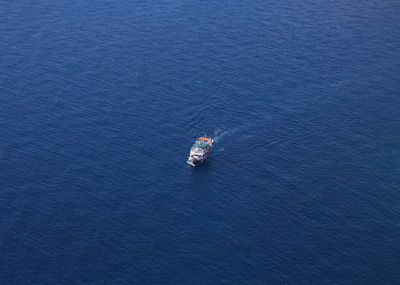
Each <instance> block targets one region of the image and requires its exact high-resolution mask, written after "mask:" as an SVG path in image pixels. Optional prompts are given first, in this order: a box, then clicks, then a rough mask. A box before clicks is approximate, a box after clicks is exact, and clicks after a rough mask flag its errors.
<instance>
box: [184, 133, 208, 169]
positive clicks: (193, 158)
mask: <svg viewBox="0 0 400 285" xmlns="http://www.w3.org/2000/svg"><path fill="white" fill-rule="evenodd" d="M213 142H214V140H213V139H212V138H210V137H208V136H202V137H199V138H198V139H197V140H196V141H195V143H194V144H193V145H192V147H191V148H190V154H189V158H188V160H187V163H188V164H190V165H191V166H196V165H198V164H201V163H203V162H204V161H206V160H207V159H208V158H209V157H210V155H211V148H212V144H213Z"/></svg>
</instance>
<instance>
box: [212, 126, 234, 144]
mask: <svg viewBox="0 0 400 285" xmlns="http://www.w3.org/2000/svg"><path fill="white" fill-rule="evenodd" d="M236 129H237V128H234V129H232V130H228V131H225V132H222V133H221V134H220V135H218V133H219V132H220V130H216V131H215V134H216V135H217V136H216V137H214V142H219V141H220V140H221V139H222V138H223V137H224V136H226V135H228V134H230V133H233V132H234V131H236Z"/></svg>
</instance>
